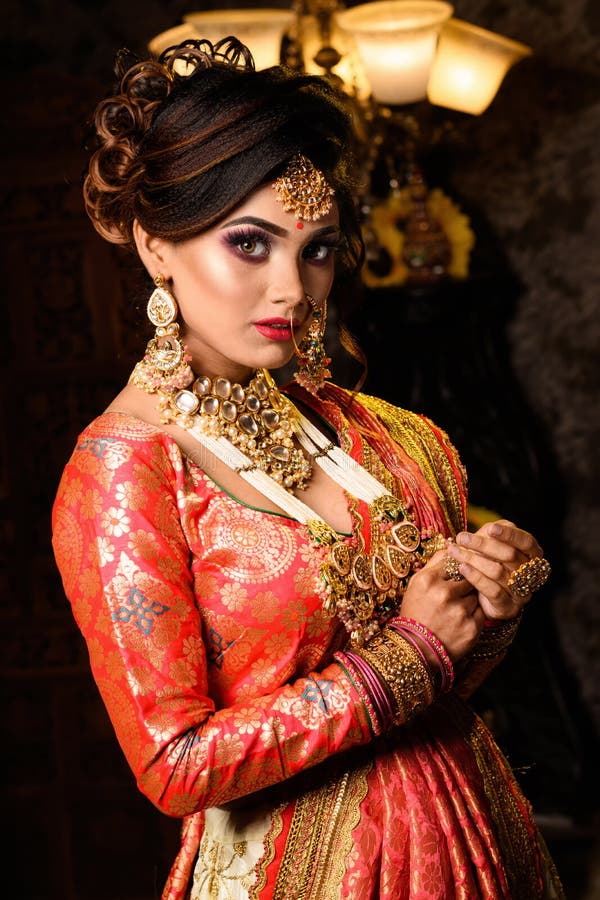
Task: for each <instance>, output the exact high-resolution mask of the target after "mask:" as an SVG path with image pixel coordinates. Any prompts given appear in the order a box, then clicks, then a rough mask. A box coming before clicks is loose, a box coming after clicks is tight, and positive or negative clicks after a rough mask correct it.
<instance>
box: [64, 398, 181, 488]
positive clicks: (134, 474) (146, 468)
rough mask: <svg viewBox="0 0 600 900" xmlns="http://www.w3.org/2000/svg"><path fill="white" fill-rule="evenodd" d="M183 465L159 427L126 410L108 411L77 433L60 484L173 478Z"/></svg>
mask: <svg viewBox="0 0 600 900" xmlns="http://www.w3.org/2000/svg"><path fill="white" fill-rule="evenodd" d="M183 465H184V463H183V459H182V454H181V450H180V448H179V447H178V445H177V443H176V442H175V441H174V440H173V438H171V437H170V436H169V435H168V434H166V433H165V432H164V431H163V430H162V429H161V428H159V427H158V426H156V425H151V424H149V423H147V422H144V421H143V420H142V419H138V418H136V417H134V416H130V415H127V414H125V413H114V412H107V413H104V414H103V415H101V416H98V418H96V419H94V420H93V421H92V422H91V423H90V424H89V425H88V426H87V427H86V428H85V429H84V430H83V431H82V432H81V434H80V435H79V437H78V439H77V441H76V443H75V447H74V449H73V452H72V454H71V458H70V459H69V461H68V462H67V465H66V466H65V469H64V472H63V477H62V480H61V487H64V484H65V482H69V481H70V482H72V481H73V479H75V480H76V481H77V483H82V484H84V485H85V484H90V483H92V482H93V483H95V485H96V486H99V487H102V488H104V489H109V488H110V487H111V486H112V485H113V484H114V483H115V482H122V481H123V480H124V479H128V478H135V479H137V480H142V481H143V480H144V479H148V480H149V481H151V482H153V483H156V482H157V481H161V482H169V481H172V482H175V481H177V476H178V473H179V472H181V470H182V469H183ZM59 492H60V491H59Z"/></svg>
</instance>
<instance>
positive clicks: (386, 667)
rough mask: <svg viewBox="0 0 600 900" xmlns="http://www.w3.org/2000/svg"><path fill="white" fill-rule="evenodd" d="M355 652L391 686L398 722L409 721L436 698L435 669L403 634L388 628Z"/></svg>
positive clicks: (388, 687)
mask: <svg viewBox="0 0 600 900" xmlns="http://www.w3.org/2000/svg"><path fill="white" fill-rule="evenodd" d="M355 652H356V655H357V656H360V657H362V659H363V660H365V661H366V663H367V664H368V665H369V666H370V668H371V669H373V670H374V672H375V674H376V675H377V676H378V677H379V679H380V680H381V681H382V683H383V684H384V685H385V686H386V687H387V689H388V691H389V693H390V695H391V698H392V701H393V705H394V716H393V724H394V725H399V724H401V723H402V722H407V721H409V719H411V718H413V716H415V715H416V714H417V713H419V712H421V711H422V710H423V709H425V708H426V707H427V706H429V705H430V704H431V703H432V702H433V697H434V691H433V678H432V676H431V672H430V671H429V669H428V667H427V666H426V665H425V663H424V662H423V660H422V659H421V657H420V655H419V653H418V652H417V651H416V650H415V648H414V647H413V646H411V644H409V643H408V641H407V640H406V639H405V638H404V637H403V636H402V635H399V634H397V633H396V632H395V631H393V630H392V629H387V628H386V629H384V630H383V631H381V632H380V633H379V634H376V635H375V636H374V637H373V638H371V640H370V641H369V643H368V644H367V646H366V647H362V648H361V649H360V650H357V651H355Z"/></svg>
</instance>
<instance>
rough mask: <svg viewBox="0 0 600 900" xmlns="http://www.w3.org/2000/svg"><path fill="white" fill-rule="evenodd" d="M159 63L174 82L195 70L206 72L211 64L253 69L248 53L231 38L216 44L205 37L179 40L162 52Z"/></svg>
mask: <svg viewBox="0 0 600 900" xmlns="http://www.w3.org/2000/svg"><path fill="white" fill-rule="evenodd" d="M159 62H161V63H162V65H164V66H165V68H166V69H167V70H168V71H169V72H170V73H171V76H172V77H173V79H174V80H177V79H178V78H181V77H184V78H188V77H189V76H190V75H192V74H193V73H194V72H195V71H196V70H197V69H209V68H211V67H212V66H214V65H225V66H231V67H232V68H234V69H245V70H254V59H253V57H252V53H251V52H250V50H249V49H248V47H246V45H245V44H242V42H241V41H240V40H238V39H237V38H236V37H232V36H230V37H225V38H222V39H221V40H220V41H217V43H216V44H213V43H212V42H211V41H209V40H207V39H206V38H203V39H202V40H197V39H189V40H187V41H183V42H182V43H180V44H175V45H174V46H172V47H167V48H166V50H163V52H162V53H161V55H160V57H159Z"/></svg>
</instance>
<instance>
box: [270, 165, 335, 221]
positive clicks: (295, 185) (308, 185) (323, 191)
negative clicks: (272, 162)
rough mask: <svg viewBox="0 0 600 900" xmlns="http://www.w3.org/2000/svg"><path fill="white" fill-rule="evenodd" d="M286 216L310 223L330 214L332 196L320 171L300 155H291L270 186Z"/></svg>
mask: <svg viewBox="0 0 600 900" xmlns="http://www.w3.org/2000/svg"><path fill="white" fill-rule="evenodd" d="M273 189H274V191H275V193H276V194H277V199H278V200H279V201H280V202H281V203H282V204H283V208H284V209H285V211H286V212H292V213H294V215H295V216H297V217H298V218H299V219H304V220H305V221H306V222H313V221H315V220H316V219H320V218H321V217H322V216H326V215H327V213H328V212H330V210H331V208H332V206H333V201H332V199H331V198H332V197H333V195H334V193H335V191H334V190H333V188H332V187H331V186H330V185H329V184H328V183H327V179H326V178H325V176H324V175H323V173H322V172H321V170H320V169H317V167H316V166H314V165H313V164H312V162H311V161H310V159H308V157H306V156H304V154H302V153H295V154H294V156H293V157H292V159H291V160H290V162H289V164H288V166H287V168H286V169H285V171H284V173H283V175H281V176H280V177H279V178H277V179H276V180H275V181H274V182H273Z"/></svg>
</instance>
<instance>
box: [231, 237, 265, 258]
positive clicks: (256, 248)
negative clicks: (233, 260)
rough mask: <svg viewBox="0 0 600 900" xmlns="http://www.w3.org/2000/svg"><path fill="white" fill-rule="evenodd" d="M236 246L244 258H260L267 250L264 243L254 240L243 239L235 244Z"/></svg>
mask: <svg viewBox="0 0 600 900" xmlns="http://www.w3.org/2000/svg"><path fill="white" fill-rule="evenodd" d="M237 246H238V247H239V248H240V250H241V251H242V253H243V254H244V255H245V256H260V255H261V254H263V253H265V251H266V250H267V247H266V245H265V242H264V241H257V240H256V239H255V238H243V240H240V241H238V242H237Z"/></svg>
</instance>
